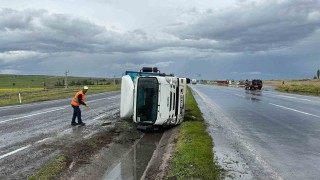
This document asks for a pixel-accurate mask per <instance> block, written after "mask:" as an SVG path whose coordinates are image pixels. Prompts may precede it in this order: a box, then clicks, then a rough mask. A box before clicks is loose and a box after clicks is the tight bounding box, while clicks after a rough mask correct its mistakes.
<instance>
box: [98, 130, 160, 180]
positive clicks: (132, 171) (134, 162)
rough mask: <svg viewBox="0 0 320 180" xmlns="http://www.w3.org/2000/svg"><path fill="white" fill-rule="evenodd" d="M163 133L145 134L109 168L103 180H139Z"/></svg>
mask: <svg viewBox="0 0 320 180" xmlns="http://www.w3.org/2000/svg"><path fill="white" fill-rule="evenodd" d="M162 134H163V133H160V132H156V133H149V134H145V135H144V136H143V138H142V139H140V140H139V141H138V142H137V143H136V144H135V145H133V147H132V148H131V149H130V150H129V151H128V152H127V153H126V154H124V156H123V157H122V159H121V160H120V161H119V162H117V163H116V164H115V165H114V166H113V167H112V168H110V169H109V170H108V171H107V172H106V174H105V175H104V178H103V179H104V180H110V179H113V180H121V179H134V180H136V179H140V178H141V177H142V175H143V173H144V171H145V169H146V167H147V166H148V163H149V161H150V159H151V157H152V155H153V152H154V150H155V149H156V147H157V145H158V144H159V141H160V139H161V137H162Z"/></svg>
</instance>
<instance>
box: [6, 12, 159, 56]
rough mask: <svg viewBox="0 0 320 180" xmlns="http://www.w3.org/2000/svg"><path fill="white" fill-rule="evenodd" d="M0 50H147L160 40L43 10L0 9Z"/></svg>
mask: <svg viewBox="0 0 320 180" xmlns="http://www.w3.org/2000/svg"><path fill="white" fill-rule="evenodd" d="M0 26H1V27H0V36H1V38H0V43H1V44H2V45H1V47H0V51H2V52H5V51H17V50H19V51H21V50H23V51H41V52H66V51H79V52H92V53H96V52H99V53H109V52H136V51H150V50H154V49H157V48H160V47H162V46H163V43H164V42H161V41H158V40H157V39H155V38H153V37H151V36H148V35H147V34H146V33H145V32H143V31H142V30H135V31H129V32H126V33H117V32H114V31H110V30H107V29H106V28H105V27H103V26H99V25H96V24H94V23H91V22H89V21H86V20H83V19H78V18H75V17H72V16H70V15H65V14H50V13H49V12H47V11H45V10H24V11H15V10H12V9H1V10H0Z"/></svg>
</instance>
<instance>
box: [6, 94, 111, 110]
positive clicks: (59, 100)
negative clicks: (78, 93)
mask: <svg viewBox="0 0 320 180" xmlns="http://www.w3.org/2000/svg"><path fill="white" fill-rule="evenodd" d="M108 93H109V92H106V93H99V94H92V95H89V96H88V97H87V98H90V97H95V96H100V95H104V94H108ZM112 97H114V96H111V98H112ZM109 98H110V97H109ZM71 99H72V98H65V99H56V100H49V101H43V102H39V103H30V104H22V105H12V106H4V107H0V111H1V110H7V109H16V108H20V107H29V106H37V105H46V104H52V103H57V102H63V101H68V100H69V101H70V100H71ZM101 99H106V98H101ZM97 100H100V99H97ZM97 100H92V102H94V101H97ZM90 102H91V101H90Z"/></svg>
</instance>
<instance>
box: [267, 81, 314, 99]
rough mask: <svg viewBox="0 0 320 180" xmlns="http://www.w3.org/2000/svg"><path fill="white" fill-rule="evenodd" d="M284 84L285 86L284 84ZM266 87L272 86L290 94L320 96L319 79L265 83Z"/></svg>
mask: <svg viewBox="0 0 320 180" xmlns="http://www.w3.org/2000/svg"><path fill="white" fill-rule="evenodd" d="M283 82H284V84H283ZM263 83H264V85H272V86H275V87H276V90H278V91H282V92H289V93H298V94H308V95H317V96H320V80H319V79H302V80H285V81H280V80H275V81H264V82H263Z"/></svg>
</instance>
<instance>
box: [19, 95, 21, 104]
mask: <svg viewBox="0 0 320 180" xmlns="http://www.w3.org/2000/svg"><path fill="white" fill-rule="evenodd" d="M19 101H20V104H21V94H20V93H19Z"/></svg>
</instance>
